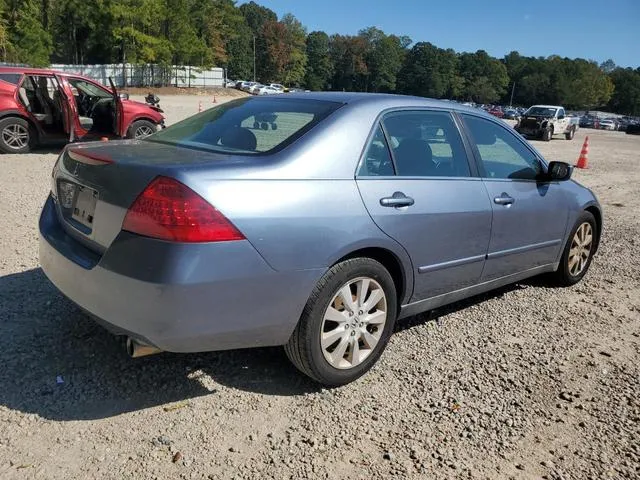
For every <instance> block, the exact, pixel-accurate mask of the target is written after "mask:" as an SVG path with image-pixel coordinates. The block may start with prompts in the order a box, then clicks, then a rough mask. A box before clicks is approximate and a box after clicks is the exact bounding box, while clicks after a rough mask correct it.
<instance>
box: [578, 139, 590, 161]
mask: <svg viewBox="0 0 640 480" xmlns="http://www.w3.org/2000/svg"><path fill="white" fill-rule="evenodd" d="M588 155H589V136H588V135H587V138H585V139H584V143H583V144H582V150H581V151H580V156H579V157H578V163H576V168H589V159H588V158H587V156H588Z"/></svg>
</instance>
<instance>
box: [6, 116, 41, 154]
mask: <svg viewBox="0 0 640 480" xmlns="http://www.w3.org/2000/svg"><path fill="white" fill-rule="evenodd" d="M35 137H36V136H35V134H34V132H33V129H32V128H31V125H29V122H27V121H26V120H25V119H23V118H18V117H9V118H5V119H3V120H1V121H0V151H2V152H4V153H29V152H30V151H31V147H32V146H33V143H35V141H34V140H35Z"/></svg>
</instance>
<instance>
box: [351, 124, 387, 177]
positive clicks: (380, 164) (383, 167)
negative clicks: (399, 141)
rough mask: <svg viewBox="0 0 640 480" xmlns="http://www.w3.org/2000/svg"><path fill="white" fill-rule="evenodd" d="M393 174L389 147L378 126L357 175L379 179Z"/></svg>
mask: <svg viewBox="0 0 640 480" xmlns="http://www.w3.org/2000/svg"><path fill="white" fill-rule="evenodd" d="M393 174H394V171H393V160H391V154H390V153H389V146H388V145H387V141H386V139H385V138H384V133H383V132H382V128H381V127H380V124H378V125H377V127H376V131H375V133H374V135H373V137H372V138H371V141H370V142H369V146H368V147H367V150H366V152H365V154H364V158H363V159H362V164H361V165H360V170H359V171H358V175H359V176H361V177H379V176H389V175H393Z"/></svg>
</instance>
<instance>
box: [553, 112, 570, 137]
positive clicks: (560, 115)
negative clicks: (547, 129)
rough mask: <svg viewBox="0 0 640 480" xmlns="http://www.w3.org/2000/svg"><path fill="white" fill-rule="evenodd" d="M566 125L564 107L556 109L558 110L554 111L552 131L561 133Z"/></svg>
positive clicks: (566, 119) (567, 119)
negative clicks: (554, 122)
mask: <svg viewBox="0 0 640 480" xmlns="http://www.w3.org/2000/svg"><path fill="white" fill-rule="evenodd" d="M568 125H569V118H567V114H566V113H565V111H564V108H560V109H558V111H557V112H556V125H555V128H554V130H553V132H554V133H557V134H559V135H561V134H563V133H564V132H565V131H566V130H567V126H568Z"/></svg>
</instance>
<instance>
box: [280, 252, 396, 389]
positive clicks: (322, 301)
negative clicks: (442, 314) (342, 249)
mask: <svg viewBox="0 0 640 480" xmlns="http://www.w3.org/2000/svg"><path fill="white" fill-rule="evenodd" d="M343 292H344V293H345V294H346V295H343ZM345 298H346V300H343V299H345ZM376 300H377V301H376ZM349 302H351V303H349ZM369 302H376V303H371V304H369ZM396 316H397V299H396V288H395V284H394V283H393V279H392V278H391V275H390V274H389V272H388V271H387V270H386V269H385V268H384V267H383V266H382V265H381V264H380V263H379V262H377V261H375V260H372V259H370V258H352V259H349V260H345V261H344V262H340V263H338V264H337V265H334V266H333V267H331V268H330V269H329V271H327V272H326V273H325V274H324V275H323V276H322V278H321V279H320V281H319V282H318V283H317V285H316V287H315V288H314V290H313V292H312V293H311V296H310V297H309V300H308V301H307V304H306V306H305V308H304V311H303V312H302V316H301V317H300V320H299V322H298V325H297V326H296V328H295V330H294V332H293V334H292V335H291V338H290V339H289V342H288V343H287V344H286V345H285V347H284V348H285V352H286V354H287V357H289V360H291V362H292V363H293V364H294V365H295V366H296V368H298V370H300V371H301V372H302V373H304V374H305V375H307V376H309V377H311V378H312V379H313V380H315V381H316V382H318V383H321V384H323V385H325V386H327V387H336V386H339V385H344V384H347V383H349V382H352V381H354V380H356V379H357V378H358V377H360V376H362V375H364V374H365V373H366V372H367V371H368V370H369V369H370V368H371V367H372V366H373V365H374V364H375V363H376V361H377V360H378V358H379V357H380V355H381V354H382V352H383V351H384V349H385V347H386V345H387V342H388V341H389V337H390V336H391V334H392V332H393V327H394V324H395V320H396ZM323 342H324V343H323Z"/></svg>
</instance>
